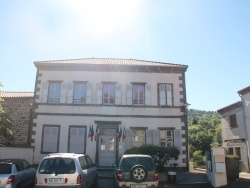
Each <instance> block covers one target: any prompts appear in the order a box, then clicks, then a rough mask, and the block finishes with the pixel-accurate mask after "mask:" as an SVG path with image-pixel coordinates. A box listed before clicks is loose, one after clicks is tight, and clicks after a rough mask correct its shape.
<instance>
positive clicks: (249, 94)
mask: <svg viewBox="0 0 250 188" xmlns="http://www.w3.org/2000/svg"><path fill="white" fill-rule="evenodd" d="M238 94H239V95H240V97H241V101H239V102H236V103H234V104H231V105H229V106H227V107H224V108H222V109H220V110H218V112H219V113H220V114H221V116H222V117H221V124H222V140H223V147H225V148H226V151H227V154H233V155H238V156H239V157H240V170H241V171H243V172H249V170H250V169H249V141H250V140H249V138H250V130H249V126H250V119H249V118H250V106H249V105H250V87H247V88H244V89H242V90H240V91H238ZM232 121H235V122H236V124H234V123H233V122H232Z"/></svg>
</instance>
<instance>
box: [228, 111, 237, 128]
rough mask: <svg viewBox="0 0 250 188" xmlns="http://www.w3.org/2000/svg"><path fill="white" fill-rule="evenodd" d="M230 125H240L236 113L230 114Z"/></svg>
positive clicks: (232, 126) (234, 126)
mask: <svg viewBox="0 0 250 188" xmlns="http://www.w3.org/2000/svg"><path fill="white" fill-rule="evenodd" d="M229 127H230V128H236V127H238V125H237V116H236V114H232V115H230V116H229Z"/></svg>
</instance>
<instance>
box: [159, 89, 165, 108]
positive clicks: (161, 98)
mask: <svg viewBox="0 0 250 188" xmlns="http://www.w3.org/2000/svg"><path fill="white" fill-rule="evenodd" d="M159 94H160V106H166V102H167V101H166V88H165V85H163V84H161V85H159Z"/></svg>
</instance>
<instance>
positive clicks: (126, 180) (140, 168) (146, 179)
mask: <svg viewBox="0 0 250 188" xmlns="http://www.w3.org/2000/svg"><path fill="white" fill-rule="evenodd" d="M115 166H116V168H115V171H114V172H115V182H114V185H115V187H131V188H149V187H151V188H153V187H154V188H155V187H158V185H159V180H158V172H157V168H156V165H155V162H154V160H153V159H152V157H151V156H149V155H134V154H133V155H123V156H122V157H121V158H120V159H119V161H118V162H117V163H116V164H115Z"/></svg>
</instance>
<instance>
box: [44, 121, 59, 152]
mask: <svg viewBox="0 0 250 188" xmlns="http://www.w3.org/2000/svg"><path fill="white" fill-rule="evenodd" d="M45 127H50V128H52V127H57V128H58V137H57V142H56V144H57V147H56V148H57V149H56V151H53V152H51V151H50V152H46V151H43V145H44V130H45ZM60 127H61V126H60V125H43V129H42V142H41V154H49V153H58V152H59V140H60Z"/></svg>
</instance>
